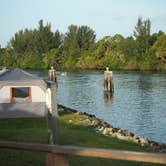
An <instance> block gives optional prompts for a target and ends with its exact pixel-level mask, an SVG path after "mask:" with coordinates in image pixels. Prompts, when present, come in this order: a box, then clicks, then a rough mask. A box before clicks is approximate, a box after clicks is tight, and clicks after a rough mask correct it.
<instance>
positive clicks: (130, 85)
mask: <svg viewBox="0 0 166 166" xmlns="http://www.w3.org/2000/svg"><path fill="white" fill-rule="evenodd" d="M37 74H39V75H42V76H46V73H45V74H43V73H40V72H39V73H37ZM57 77H58V94H57V96H58V103H60V104H63V105H65V106H68V107H71V108H74V109H77V110H80V111H82V112H88V113H90V114H95V115H96V116H97V117H99V118H101V119H104V120H105V121H107V122H109V123H110V124H112V125H113V126H114V127H120V128H123V129H128V130H130V131H132V132H134V133H135V134H138V135H142V136H145V137H148V138H149V139H151V140H155V141H160V142H164V143H166V74H161V73H141V72H128V73H127V72H123V73H120V72H114V77H113V79H114V86H115V92H114V95H113V96H112V97H111V96H105V95H104V93H103V86H102V84H103V73H102V72H77V73H76V72H73V73H72V72H71V73H68V74H67V76H63V74H62V73H61V72H59V73H58V76H57Z"/></svg>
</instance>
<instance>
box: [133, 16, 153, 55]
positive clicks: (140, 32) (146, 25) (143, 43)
mask: <svg viewBox="0 0 166 166" xmlns="http://www.w3.org/2000/svg"><path fill="white" fill-rule="evenodd" d="M150 28H151V22H150V20H149V19H147V20H144V21H143V20H142V18H141V17H139V18H138V22H137V25H136V26H135V31H134V37H135V39H136V44H137V57H139V58H141V57H144V56H145V55H146V54H147V52H148V49H149V38H150Z"/></svg>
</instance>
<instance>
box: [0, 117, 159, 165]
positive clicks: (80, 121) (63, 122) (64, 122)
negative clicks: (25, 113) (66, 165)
mask: <svg viewBox="0 0 166 166" xmlns="http://www.w3.org/2000/svg"><path fill="white" fill-rule="evenodd" d="M86 119H87V117H86V116H84V115H78V114H65V115H61V116H60V118H59V143H60V144H62V145H76V146H84V147H97V148H107V149H109V148H111V149H122V150H132V151H152V149H150V148H149V147H141V146H139V145H138V144H135V143H129V142H125V141H120V140H118V139H116V138H112V137H109V136H103V135H101V134H100V133H96V132H95V127H94V126H91V125H90V123H87V120H86ZM0 140H12V141H24V142H38V143H48V133H47V122H46V119H45V118H35V119H1V120H0ZM69 162H70V166H79V165H80V166H85V165H86V166H93V165H94V166H107V165H115V166H159V165H157V164H149V163H146V164H145V163H139V162H128V161H120V160H109V159H100V158H89V157H75V156H69ZM33 165H34V166H39V165H40V166H43V165H45V154H44V153H39V152H28V151H18V150H10V149H0V166H33Z"/></svg>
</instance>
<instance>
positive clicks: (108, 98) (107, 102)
mask: <svg viewBox="0 0 166 166" xmlns="http://www.w3.org/2000/svg"><path fill="white" fill-rule="evenodd" d="M103 96H104V103H105V106H106V107H111V105H112V104H113V93H110V92H106V91H104V92H103Z"/></svg>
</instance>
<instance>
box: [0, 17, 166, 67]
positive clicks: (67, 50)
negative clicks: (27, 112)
mask: <svg viewBox="0 0 166 166" xmlns="http://www.w3.org/2000/svg"><path fill="white" fill-rule="evenodd" d="M0 66H6V67H21V68H26V69H47V68H50V66H54V67H55V68H56V69H63V68H66V69H75V68H79V69H102V68H105V67H106V66H108V67H110V68H111V69H126V70H165V69H166V34H165V33H164V32H162V31H159V32H157V33H153V34H151V21H150V20H149V19H146V20H143V19H142V18H138V21H137V24H136V26H135V28H134V31H133V35H132V36H128V37H124V36H122V35H121V34H115V35H114V36H105V37H103V38H102V39H100V40H98V41H97V40H96V33H95V31H94V30H93V29H91V28H90V27H88V26H76V25H70V26H69V27H68V31H67V32H66V33H65V34H63V33H61V32H60V31H59V30H56V31H55V32H53V31H52V30H51V24H49V23H47V24H46V25H44V23H43V20H40V21H39V23H38V27H37V28H35V29H24V30H20V31H19V32H17V33H15V35H14V36H13V37H12V38H11V40H10V41H9V42H8V45H7V47H6V48H0Z"/></svg>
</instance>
